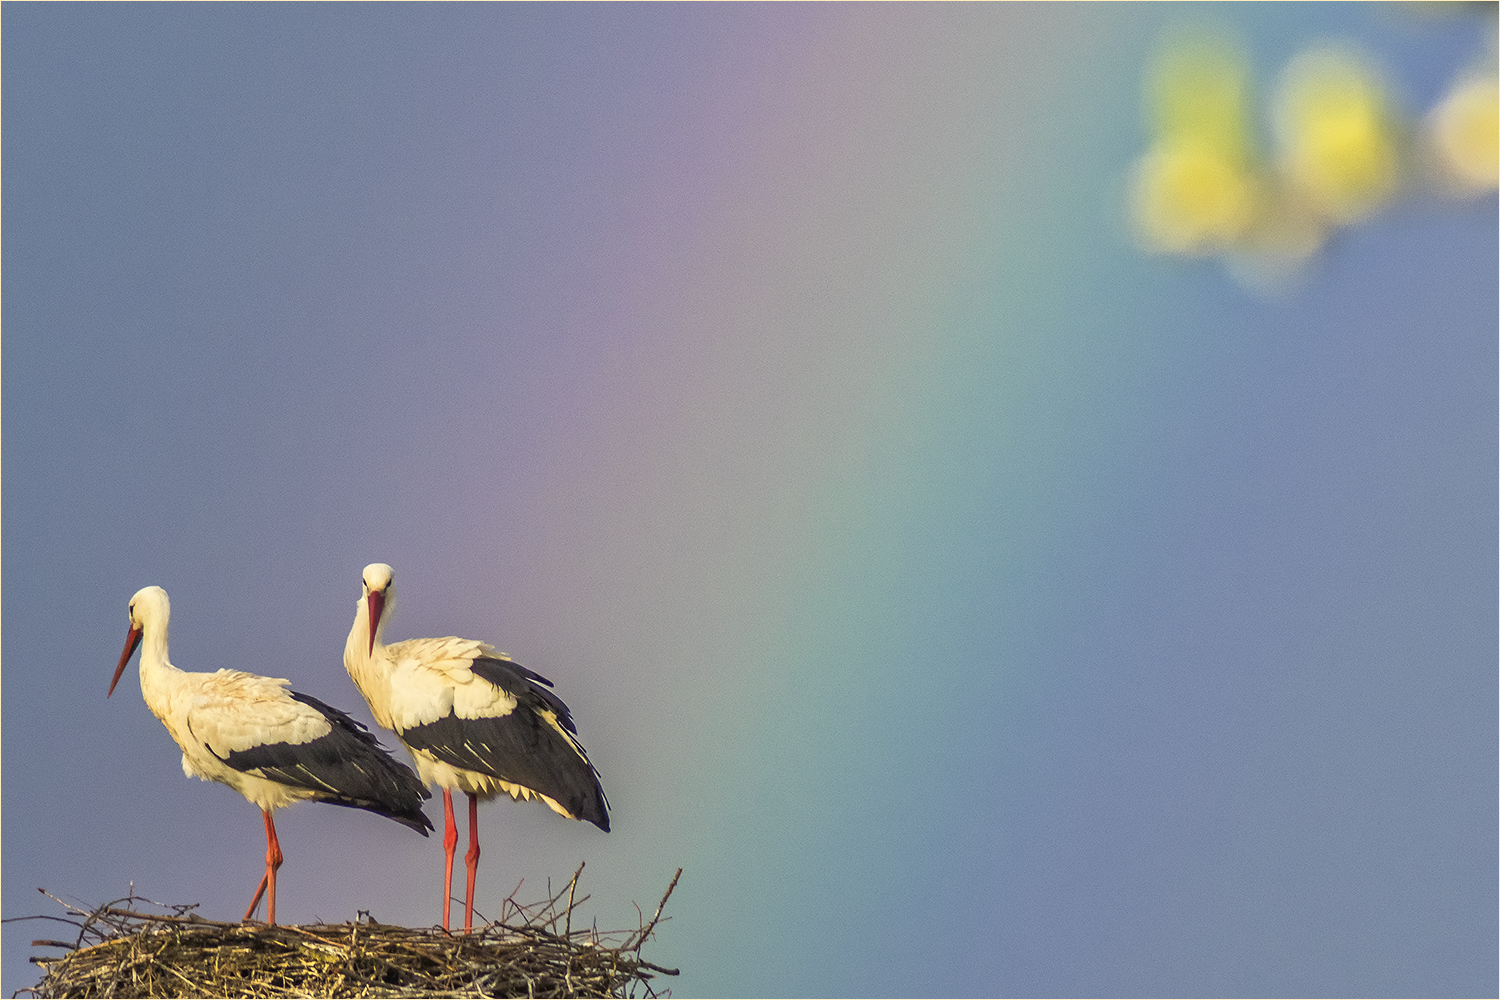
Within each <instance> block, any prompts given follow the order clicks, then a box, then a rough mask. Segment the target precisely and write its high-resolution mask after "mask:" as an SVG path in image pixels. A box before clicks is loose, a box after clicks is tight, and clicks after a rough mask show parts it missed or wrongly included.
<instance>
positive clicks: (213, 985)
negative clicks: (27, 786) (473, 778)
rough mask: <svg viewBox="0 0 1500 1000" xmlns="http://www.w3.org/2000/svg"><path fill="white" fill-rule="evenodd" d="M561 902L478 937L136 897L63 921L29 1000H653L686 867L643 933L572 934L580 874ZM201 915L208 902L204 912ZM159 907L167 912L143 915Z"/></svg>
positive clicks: (511, 914) (515, 913)
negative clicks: (666, 915)
mask: <svg viewBox="0 0 1500 1000" xmlns="http://www.w3.org/2000/svg"><path fill="white" fill-rule="evenodd" d="M582 871H583V866H582V865H579V866H578V871H575V872H574V873H573V877H572V878H571V879H569V881H568V884H567V885H566V886H565V887H564V888H563V889H562V890H561V891H560V892H558V893H557V894H556V895H554V896H552V897H551V898H550V899H547V900H544V901H542V902H540V903H535V904H532V905H529V906H522V905H520V904H518V903H516V902H515V899H514V897H513V896H512V898H510V899H507V900H506V901H505V904H504V908H503V911H502V912H503V913H504V914H505V915H504V916H502V917H501V919H500V920H498V921H496V922H494V923H491V924H488V925H486V926H485V927H482V928H479V929H477V930H475V931H473V932H472V933H468V934H464V933H449V932H448V931H444V930H442V929H441V928H437V927H428V928H412V927H398V926H394V925H391V924H381V923H377V922H376V921H375V920H374V919H372V918H370V917H369V915H368V914H365V913H363V911H361V914H360V918H361V919H358V920H356V921H353V922H350V923H343V924H305V925H301V926H269V925H267V924H261V923H239V924H227V923H220V922H219V921H216V920H205V919H203V918H202V917H199V916H197V915H196V914H194V913H193V912H192V910H193V908H194V907H193V906H164V905H162V904H159V903H152V902H150V901H149V900H145V899H142V898H140V897H138V896H136V895H134V892H133V891H132V894H131V895H129V896H127V897H125V898H124V899H118V900H115V901H114V902H112V903H106V904H104V905H103V906H100V907H99V908H97V909H95V910H92V911H90V910H84V909H81V908H79V907H76V906H71V905H69V904H67V903H65V902H63V901H62V900H60V899H57V897H55V896H51V895H50V894H47V895H48V896H49V898H51V899H54V900H56V901H57V902H58V903H60V904H61V905H62V906H63V907H64V908H65V909H67V910H68V913H69V915H68V916H67V917H26V918H20V919H31V920H38V919H45V920H57V921H61V922H63V923H66V924H69V925H71V926H73V927H76V928H78V932H77V936H76V938H75V939H74V940H73V941H57V940H40V941H33V942H32V945H33V946H34V947H42V948H62V949H64V950H65V952H66V953H65V954H62V955H49V956H36V957H33V958H32V961H33V962H34V963H36V964H37V965H39V966H41V967H42V969H44V970H45V972H46V975H45V976H44V977H43V978H42V981H41V982H40V983H38V984H37V985H36V986H35V987H34V988H33V989H30V990H22V991H21V992H20V993H19V994H17V995H18V996H37V997H634V996H643V997H654V996H657V993H656V992H655V990H654V989H653V987H652V980H653V978H654V977H655V976H657V975H667V976H675V975H677V971H678V970H676V969H667V968H663V967H662V966H660V965H655V964H653V963H651V962H647V961H645V960H644V959H642V958H641V948H642V946H643V945H645V943H646V942H647V940H649V939H650V938H651V936H652V932H653V931H654V930H655V929H656V925H657V923H658V922H659V921H660V920H661V919H662V908H663V907H665V906H666V903H667V899H668V898H669V897H670V896H671V895H672V890H673V889H675V888H676V887H677V879H678V877H679V876H681V875H682V869H680V868H679V869H678V870H677V874H676V875H674V876H672V882H671V884H670V885H668V886H667V891H666V893H665V894H664V895H663V896H662V898H661V902H660V903H659V904H657V907H656V912H655V913H654V914H653V915H652V916H651V919H650V920H649V921H648V920H646V919H645V914H644V913H643V914H641V924H640V926H639V928H638V929H636V930H634V931H629V932H625V931H620V932H613V933H610V932H605V933H601V932H599V931H598V930H597V929H595V928H593V927H592V926H591V927H589V928H588V929H584V930H574V929H573V915H574V911H575V909H576V908H577V907H578V906H579V905H580V904H582V903H583V902H585V901H586V900H587V899H588V897H587V896H584V897H582V898H575V896H576V893H577V889H578V876H579V875H580V874H581V873H582ZM194 905H196V904H194ZM143 906H145V907H155V908H157V909H160V910H163V911H167V912H164V913H144V912H141V908H142V907H143Z"/></svg>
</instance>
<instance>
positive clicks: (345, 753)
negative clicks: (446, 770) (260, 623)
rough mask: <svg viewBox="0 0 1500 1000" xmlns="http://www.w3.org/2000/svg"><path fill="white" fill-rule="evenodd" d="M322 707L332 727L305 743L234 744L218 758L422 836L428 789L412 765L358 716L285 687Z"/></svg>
mask: <svg viewBox="0 0 1500 1000" xmlns="http://www.w3.org/2000/svg"><path fill="white" fill-rule="evenodd" d="M288 693H289V694H290V695H291V696H292V697H293V698H295V699H296V700H297V701H300V702H302V703H303V704H304V705H309V706H311V707H312V708H315V709H317V710H318V711H319V712H321V713H323V717H324V718H326V719H327V720H328V722H329V724H330V725H331V726H332V729H331V730H330V731H329V732H328V734H327V735H326V736H321V737H319V738H318V739H315V740H310V741H309V742H307V743H269V744H265V745H263V746H258V747H252V748H250V749H249V750H233V751H230V753H229V755H228V756H227V757H225V758H223V760H224V762H225V763H226V764H228V765H229V766H230V767H232V768H234V769H235V770H237V771H253V772H256V773H257V774H260V775H262V776H263V777H266V778H271V779H273V780H276V781H280V782H284V783H285V784H288V785H294V786H296V787H298V788H305V789H307V790H308V791H311V792H312V793H313V794H314V798H316V799H317V800H318V801H320V802H330V803H332V804H334V805H339V806H348V807H350V808H351V809H365V810H367V811H369V812H372V813H376V814H377V815H380V816H385V817H386V818H388V819H393V820H395V821H396V822H397V823H400V824H401V825H402V826H409V827H411V828H412V829H413V830H415V831H417V832H418V833H420V834H421V835H422V836H424V837H425V836H427V831H429V830H431V829H432V828H433V827H432V821H431V820H429V819H428V818H427V816H426V814H425V813H423V812H422V801H423V800H424V799H427V798H430V797H431V796H432V793H431V792H429V791H428V790H427V788H426V786H425V785H423V784H422V781H421V779H420V778H418V777H417V776H416V775H415V774H414V773H412V770H411V768H409V767H407V766H406V765H404V764H402V763H400V762H399V761H397V760H396V759H395V758H393V757H392V756H391V755H390V753H389V752H388V751H387V750H386V749H385V748H384V747H382V746H381V745H380V743H379V742H377V741H376V739H375V737H374V736H371V735H370V732H369V730H367V729H366V728H365V727H364V726H363V725H361V724H360V723H359V722H357V721H355V720H354V719H351V718H350V717H349V716H348V715H346V714H345V713H343V712H341V711H339V710H338V709H336V708H334V707H333V706H331V705H325V704H324V703H323V702H321V701H319V700H318V699H316V698H314V697H312V696H311V695H306V694H302V693H301V692H298V691H290V692H288Z"/></svg>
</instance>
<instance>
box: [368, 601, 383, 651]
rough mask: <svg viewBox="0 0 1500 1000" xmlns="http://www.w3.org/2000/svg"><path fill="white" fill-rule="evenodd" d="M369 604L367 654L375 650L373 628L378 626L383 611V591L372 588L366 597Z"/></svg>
mask: <svg viewBox="0 0 1500 1000" xmlns="http://www.w3.org/2000/svg"><path fill="white" fill-rule="evenodd" d="M367 600H368V601H369V604H370V648H369V649H368V650H366V652H367V653H368V654H372V655H373V654H374V652H375V630H376V629H378V628H380V615H381V613H382V612H383V611H385V591H383V590H372V591H370V596H369V598H367Z"/></svg>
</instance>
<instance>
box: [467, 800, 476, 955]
mask: <svg viewBox="0 0 1500 1000" xmlns="http://www.w3.org/2000/svg"><path fill="white" fill-rule="evenodd" d="M464 862H465V863H466V864H467V865H468V867H469V883H468V886H467V888H466V889H465V890H464V930H466V931H471V930H473V929H474V873H475V872H477V871H479V796H478V795H475V794H474V793H473V792H470V793H469V852H468V853H467V854H465V855H464Z"/></svg>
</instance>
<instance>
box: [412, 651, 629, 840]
mask: <svg viewBox="0 0 1500 1000" xmlns="http://www.w3.org/2000/svg"><path fill="white" fill-rule="evenodd" d="M470 669H471V670H472V671H473V672H474V674H475V675H476V676H478V677H480V678H481V679H483V680H485V681H487V682H488V683H490V684H493V685H495V686H496V687H498V688H500V689H501V690H503V691H505V692H506V693H507V694H509V695H510V696H511V697H513V698H515V700H516V708H515V710H514V711H512V712H511V713H510V714H509V715H503V716H499V717H485V718H478V719H463V718H459V717H458V716H457V715H455V714H453V713H452V712H450V713H449V714H448V715H447V716H445V717H443V718H441V719H438V720H437V721H436V722H430V723H427V724H426V725H422V726H414V727H412V728H410V729H405V730H402V732H401V739H402V741H403V742H405V743H406V745H407V746H409V747H411V748H412V749H414V750H425V751H427V752H428V753H430V754H432V755H433V756H434V757H436V758H437V759H438V760H441V761H443V762H444V763H446V764H451V765H452V766H454V767H461V768H465V769H467V770H470V771H478V772H480V773H481V774H488V775H490V776H491V777H495V778H499V779H501V780H502V781H508V782H511V783H512V784H517V785H521V786H523V787H525V788H529V789H531V790H532V791H535V792H540V793H541V794H543V795H545V796H547V797H548V798H550V799H553V800H554V801H556V802H557V803H558V804H559V805H561V806H562V807H563V808H564V809H567V810H568V812H569V813H571V814H572V815H573V816H574V817H576V818H578V819H584V820H588V821H589V822H590V823H593V824H594V825H595V826H597V827H599V829H601V830H606V831H607V830H608V829H609V800H608V799H607V798H606V797H605V795H604V788H603V786H601V785H600V783H599V772H598V771H597V770H595V768H594V765H593V762H592V761H590V760H589V757H588V753H587V752H586V751H585V750H584V749H583V746H582V744H580V743H578V741H577V740H576V739H572V740H570V739H569V738H568V737H565V736H563V735H562V734H561V733H559V732H558V731H557V730H556V729H554V728H553V727H552V726H551V725H550V724H548V722H547V720H546V719H544V718H543V717H542V715H541V714H540V713H543V712H550V713H552V714H553V716H554V717H555V718H556V719H557V724H558V726H560V727H561V728H562V729H563V730H564V731H565V732H567V733H568V734H570V735H573V734H576V733H577V730H576V729H574V727H573V717H572V715H571V714H570V713H569V712H568V706H567V705H565V704H563V701H562V699H561V698H559V697H558V696H557V695H556V694H554V693H552V691H550V690H549V688H550V687H551V686H552V682H551V681H549V680H547V679H546V678H545V677H543V676H541V675H540V674H537V673H535V672H533V671H531V670H528V669H526V668H525V667H523V666H521V665H520V664H519V663H514V662H512V661H510V660H500V659H495V658H493V657H480V658H478V659H476V660H475V661H474V662H473V663H472V664H471V665H470ZM543 685H545V686H543Z"/></svg>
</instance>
